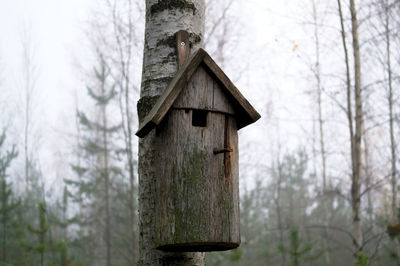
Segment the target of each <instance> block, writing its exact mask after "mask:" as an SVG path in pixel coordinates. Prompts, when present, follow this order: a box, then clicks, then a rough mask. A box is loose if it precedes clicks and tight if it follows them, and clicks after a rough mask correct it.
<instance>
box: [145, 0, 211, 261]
mask: <svg viewBox="0 0 400 266" xmlns="http://www.w3.org/2000/svg"><path fill="white" fill-rule="evenodd" d="M204 9H205V3H204V0H168V1H167V0H146V28H145V42H144V55H143V72H142V86H141V91H140V97H141V98H140V100H139V101H138V104H137V108H138V116H139V120H141V119H143V118H144V117H145V116H146V114H147V113H148V112H149V111H150V110H151V108H152V106H153V105H154V103H155V101H156V100H157V99H158V97H159V96H160V95H161V94H162V93H163V91H164V90H165V88H166V87H167V86H168V83H169V82H170V81H171V79H172V78H173V77H174V75H175V73H176V71H177V70H178V63H177V54H176V48H175V45H176V39H175V33H176V32H178V31H179V30H186V31H188V32H189V34H190V39H189V42H190V44H189V45H190V47H191V51H192V53H194V52H195V51H196V50H197V49H198V48H200V47H201V46H202V45H203V36H204V12H205V11H204ZM154 131H155V130H153V131H152V132H150V133H149V134H148V135H147V136H146V137H145V138H143V139H140V141H139V228H140V237H139V253H140V255H139V256H140V258H139V265H143V266H144V265H152V266H157V265H177V266H179V265H204V253H195V252H188V253H185V252H180V253H169V252H162V251H159V250H156V249H155V243H154V232H153V230H152V228H153V227H152V226H151V224H153V223H154V222H155V219H154V218H155V209H154V203H155V199H156V197H158V195H155V193H154V187H155V184H156V182H157V180H156V179H155V172H154V169H155V167H154V166H155V165H156V164H157V162H156V161H155V160H154V154H156V153H157V150H158V146H157V145H159V144H158V143H156V141H155V138H154Z"/></svg>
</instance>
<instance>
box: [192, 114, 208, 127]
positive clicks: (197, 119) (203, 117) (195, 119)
mask: <svg viewBox="0 0 400 266" xmlns="http://www.w3.org/2000/svg"><path fill="white" fill-rule="evenodd" d="M207 113H208V112H207V111H205V110H192V126H195V127H206V126H207Z"/></svg>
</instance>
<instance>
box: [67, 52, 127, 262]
mask: <svg viewBox="0 0 400 266" xmlns="http://www.w3.org/2000/svg"><path fill="white" fill-rule="evenodd" d="M98 59H99V66H98V67H95V68H94V76H95V81H96V83H95V86H93V87H91V86H88V87H87V91H88V95H89V96H90V98H91V100H92V102H93V103H94V106H95V115H94V116H93V117H91V116H89V115H87V114H86V113H84V112H83V111H79V110H78V111H77V118H78V120H79V124H80V127H81V129H82V131H83V138H82V142H81V143H80V149H81V150H82V151H83V163H82V165H72V170H73V171H74V172H75V173H76V175H77V177H78V180H72V179H67V180H65V181H66V184H67V185H69V186H71V194H70V195H71V198H72V200H73V201H74V202H75V203H78V204H79V205H80V207H81V210H80V212H79V213H78V214H77V215H76V216H75V217H74V218H73V220H74V222H76V223H77V224H78V225H80V227H81V228H82V231H81V232H82V234H83V236H84V237H82V238H81V239H80V240H79V241H78V242H80V244H83V243H82V241H84V242H86V243H85V244H86V246H88V247H90V248H88V249H87V250H88V252H91V254H90V255H91V256H93V257H97V258H98V259H99V260H102V258H101V256H100V255H99V254H101V255H103V254H105V256H104V257H105V264H106V265H107V266H109V265H111V262H112V258H111V250H112V248H113V244H112V236H111V233H112V232H111V226H112V225H111V223H112V213H111V204H112V202H111V201H112V200H111V199H112V197H113V191H112V189H111V188H112V186H113V182H114V181H113V179H114V178H115V177H116V176H118V175H120V173H121V170H120V168H119V167H118V166H117V165H114V164H113V156H115V154H116V153H118V152H119V149H118V148H117V145H116V144H115V143H113V136H115V135H116V134H117V133H118V132H119V131H120V129H121V126H120V124H116V125H112V126H110V122H109V120H108V119H109V113H108V112H109V110H110V109H111V103H112V101H113V100H115V98H116V96H117V92H116V90H115V86H114V85H113V84H111V85H110V84H109V75H110V71H109V69H108V68H107V66H106V63H105V61H104V57H103V55H102V54H101V53H99V54H98ZM74 192H76V193H74Z"/></svg>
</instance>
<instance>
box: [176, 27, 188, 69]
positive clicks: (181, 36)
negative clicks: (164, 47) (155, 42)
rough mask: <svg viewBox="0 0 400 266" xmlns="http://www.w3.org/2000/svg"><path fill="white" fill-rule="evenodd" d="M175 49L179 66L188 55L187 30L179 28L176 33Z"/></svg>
mask: <svg viewBox="0 0 400 266" xmlns="http://www.w3.org/2000/svg"><path fill="white" fill-rule="evenodd" d="M176 51H177V53H178V66H179V67H181V66H182V65H183V64H184V63H185V62H186V60H187V59H188V58H189V56H190V43H189V32H187V31H185V30H180V31H178V32H177V33H176Z"/></svg>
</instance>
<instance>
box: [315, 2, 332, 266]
mask: <svg viewBox="0 0 400 266" xmlns="http://www.w3.org/2000/svg"><path fill="white" fill-rule="evenodd" d="M312 7H313V20H314V38H315V40H314V41H315V55H316V58H315V69H314V76H315V79H316V81H317V103H318V125H319V143H320V148H321V161H322V194H323V203H322V204H323V209H324V218H323V219H324V225H325V229H324V235H325V237H324V250H325V251H324V256H325V262H326V264H327V265H329V264H330V255H329V245H328V228H329V206H328V199H326V198H325V193H326V191H327V184H326V181H327V180H326V152H325V138H324V119H323V117H322V85H321V66H320V48H319V45H320V44H319V32H318V16H317V9H316V6H315V0H313V1H312Z"/></svg>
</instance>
